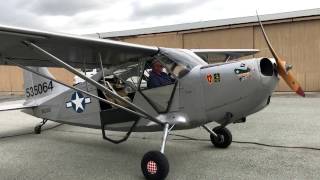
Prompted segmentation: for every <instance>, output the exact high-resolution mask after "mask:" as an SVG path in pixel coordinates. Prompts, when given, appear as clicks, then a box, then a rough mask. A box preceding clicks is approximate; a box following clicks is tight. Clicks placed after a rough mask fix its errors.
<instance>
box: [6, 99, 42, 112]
mask: <svg viewBox="0 0 320 180" xmlns="http://www.w3.org/2000/svg"><path fill="white" fill-rule="evenodd" d="M24 102H25V100H18V101H9V102H2V103H0V112H1V111H10V110H19V109H27V108H33V107H36V106H33V105H25V103H24Z"/></svg>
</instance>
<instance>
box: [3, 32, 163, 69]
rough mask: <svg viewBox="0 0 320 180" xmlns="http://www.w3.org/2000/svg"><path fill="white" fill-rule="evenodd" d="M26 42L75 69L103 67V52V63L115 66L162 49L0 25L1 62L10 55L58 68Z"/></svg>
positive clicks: (19, 60) (26, 63) (21, 61)
mask: <svg viewBox="0 0 320 180" xmlns="http://www.w3.org/2000/svg"><path fill="white" fill-rule="evenodd" d="M25 41H28V42H32V43H34V44H36V45H37V46H39V47H41V48H43V49H45V50H46V51H48V52H49V53H51V54H53V55H55V56H56V57H58V58H60V59H62V60H63V61H65V62H66V63H68V64H69V65H71V66H73V67H75V68H83V67H84V66H85V67H86V68H90V67H92V68H93V67H99V66H100V63H99V61H98V55H99V53H101V57H102V62H103V65H104V66H112V65H119V64H123V63H126V62H129V61H136V60H137V59H138V58H141V57H145V56H152V55H154V54H156V53H157V52H158V48H157V47H152V46H143V45H137V44H130V43H125V42H119V41H113V40H107V39H95V38H89V37H83V36H76V35H68V34H60V33H51V32H45V31H37V30H30V29H23V28H15V27H8V26H0V55H1V59H0V65H1V64H8V63H7V62H6V61H5V59H6V58H8V59H11V60H14V61H15V62H16V63H19V64H21V65H24V66H44V67H57V65H56V64H53V63H52V62H50V61H49V60H48V59H47V58H46V57H44V56H41V55H39V54H38V53H36V52H34V51H32V50H30V48H29V47H27V46H26V44H24V43H23V42H25Z"/></svg>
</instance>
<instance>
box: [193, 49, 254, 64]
mask: <svg viewBox="0 0 320 180" xmlns="http://www.w3.org/2000/svg"><path fill="white" fill-rule="evenodd" d="M191 51H193V52H194V53H196V54H197V55H198V56H200V57H201V58H202V59H203V60H205V61H207V62H208V61H209V60H215V59H219V60H221V59H222V60H225V59H227V58H228V57H229V60H232V59H238V58H241V57H244V56H250V55H254V54H256V53H258V52H259V50H258V49H191Z"/></svg>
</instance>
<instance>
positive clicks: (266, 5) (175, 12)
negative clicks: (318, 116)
mask: <svg viewBox="0 0 320 180" xmlns="http://www.w3.org/2000/svg"><path fill="white" fill-rule="evenodd" d="M314 8H320V1H319V0H318V1H317V0H303V1H301V0H300V1H292V0H291V1H290V0H264V1H261V0H200V1H199V0H175V1H173V0H152V1H151V0H149V1H148V0H28V1H26V0H10V1H6V3H2V4H1V6H0V24H3V25H9V26H18V27H28V28H33V29H41V30H49V31H57V32H65V33H73V34H88V33H96V32H109V31H117V30H129V29H136V28H146V27H154V26H160V25H170V24H178V23H189V22H197V21H205V20H215V19H224V18H234V17H241V16H252V15H255V11H256V10H258V11H259V14H270V13H279V12H288V11H295V10H305V9H314Z"/></svg>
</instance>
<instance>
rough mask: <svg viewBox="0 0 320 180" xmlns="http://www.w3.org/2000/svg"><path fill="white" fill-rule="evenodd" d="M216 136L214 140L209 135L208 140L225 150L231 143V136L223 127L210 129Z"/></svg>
mask: <svg viewBox="0 0 320 180" xmlns="http://www.w3.org/2000/svg"><path fill="white" fill-rule="evenodd" d="M212 131H213V132H215V133H216V134H217V135H218V138H216V137H215V136H213V135H210V139H211V142H212V144H213V145H214V146H215V147H218V148H227V147H228V146H229V145H230V144H231V142H232V134H231V132H230V131H229V130H228V129H227V128H225V127H215V128H213V129H212Z"/></svg>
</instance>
